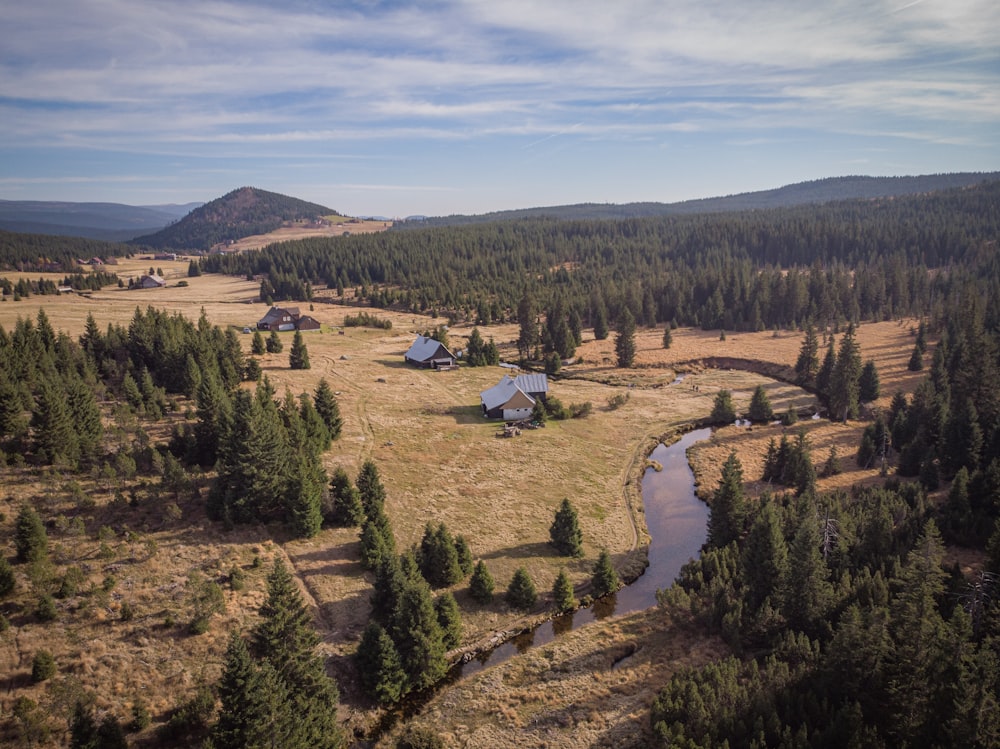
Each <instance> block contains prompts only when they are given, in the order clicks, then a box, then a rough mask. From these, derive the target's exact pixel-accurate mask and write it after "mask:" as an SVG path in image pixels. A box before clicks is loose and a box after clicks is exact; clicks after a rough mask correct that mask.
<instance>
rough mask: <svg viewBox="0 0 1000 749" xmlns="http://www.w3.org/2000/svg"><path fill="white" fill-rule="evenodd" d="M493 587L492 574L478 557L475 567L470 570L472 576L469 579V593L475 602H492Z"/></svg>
mask: <svg viewBox="0 0 1000 749" xmlns="http://www.w3.org/2000/svg"><path fill="white" fill-rule="evenodd" d="M493 588H494V582H493V575H491V574H490V571H489V570H488V569H486V565H485V564H484V563H483V560H481V559H480V560H479V561H478V562H476V567H475V569H474V570H472V577H471V578H470V579H469V595H470V596H471V597H472V600H473V601H475V602H476V603H492V601H493Z"/></svg>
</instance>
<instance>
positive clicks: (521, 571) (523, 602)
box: [507, 567, 538, 609]
mask: <svg viewBox="0 0 1000 749" xmlns="http://www.w3.org/2000/svg"><path fill="white" fill-rule="evenodd" d="M537 601H538V592H537V591H536V590H535V583H534V582H532V580H531V576H530V575H529V574H528V571H527V570H526V569H525V568H524V567H518V568H517V569H516V570H514V576H513V577H512V578H511V579H510V583H509V584H508V585H507V603H509V604H510V605H511V606H512V607H513V608H515V609H530V608H532V607H533V606H534V605H535V603H536V602H537Z"/></svg>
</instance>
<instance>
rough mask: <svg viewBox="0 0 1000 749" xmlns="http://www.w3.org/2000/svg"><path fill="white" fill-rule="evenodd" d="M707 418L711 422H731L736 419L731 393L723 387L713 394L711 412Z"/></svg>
mask: <svg viewBox="0 0 1000 749" xmlns="http://www.w3.org/2000/svg"><path fill="white" fill-rule="evenodd" d="M708 418H709V420H710V421H711V422H712V423H713V424H732V423H733V422H734V421H736V407H735V406H733V395H732V393H730V392H729V391H728V390H726V389H725V388H723V389H722V390H720V391H719V392H717V393H716V394H715V400H714V401H713V402H712V413H711V414H710V415H709V417H708Z"/></svg>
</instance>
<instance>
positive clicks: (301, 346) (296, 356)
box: [288, 330, 309, 369]
mask: <svg viewBox="0 0 1000 749" xmlns="http://www.w3.org/2000/svg"><path fill="white" fill-rule="evenodd" d="M288 364H289V366H290V367H291V368H292V369H309V351H308V349H306V343H305V341H303V340H302V331H301V330H296V331H295V337H294V338H292V350H291V352H290V353H289V355H288Z"/></svg>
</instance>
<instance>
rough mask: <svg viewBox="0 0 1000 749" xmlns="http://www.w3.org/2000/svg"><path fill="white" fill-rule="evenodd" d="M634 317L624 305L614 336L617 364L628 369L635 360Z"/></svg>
mask: <svg viewBox="0 0 1000 749" xmlns="http://www.w3.org/2000/svg"><path fill="white" fill-rule="evenodd" d="M635 351H636V349H635V317H633V315H632V312H631V311H630V310H629V309H628V308H627V307H626V308H625V310H624V311H623V312H622V317H621V320H620V322H619V323H618V335H617V336H615V355H616V356H617V360H618V366H619V367H621V368H622V369H628V368H629V367H631V366H632V364H633V363H634V362H635Z"/></svg>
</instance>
